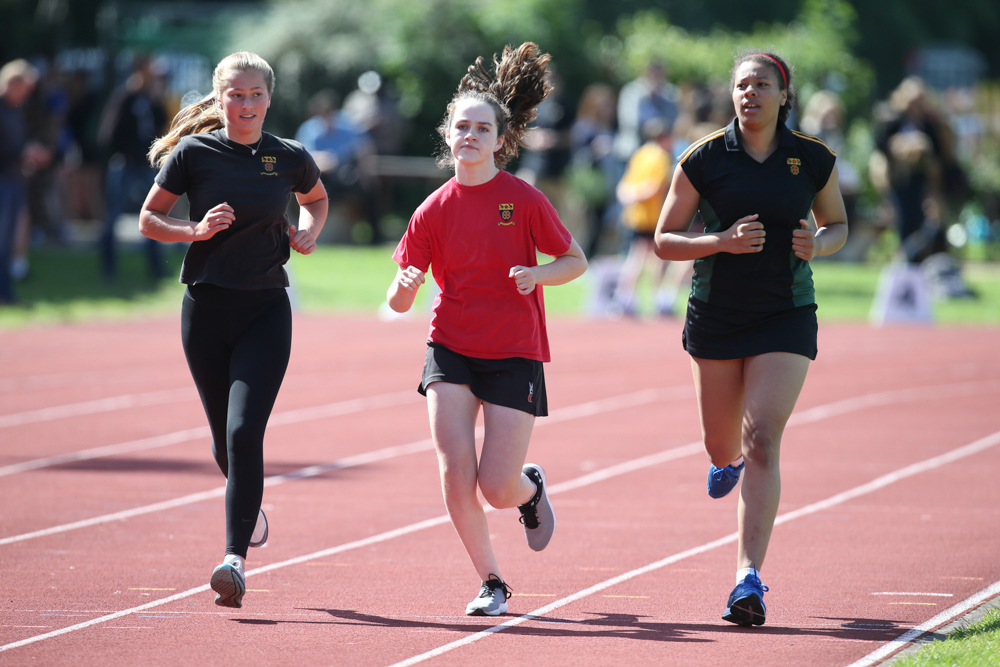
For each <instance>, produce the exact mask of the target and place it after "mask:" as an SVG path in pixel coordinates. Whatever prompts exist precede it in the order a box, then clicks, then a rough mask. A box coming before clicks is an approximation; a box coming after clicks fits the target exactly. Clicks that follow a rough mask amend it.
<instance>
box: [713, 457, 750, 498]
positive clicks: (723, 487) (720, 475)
mask: <svg viewBox="0 0 1000 667" xmlns="http://www.w3.org/2000/svg"><path fill="white" fill-rule="evenodd" d="M744 465H746V464H745V463H741V464H740V465H739V466H738V467H736V468H734V467H733V466H731V465H728V466H726V467H725V468H716V467H715V466H714V465H712V464H711V463H710V464H708V495H710V496H712V497H713V498H721V497H722V496H725V495H728V494H729V492H730V491H732V490H733V489H735V488H736V484H737V483H738V482H739V481H740V475H742V474H743V466H744Z"/></svg>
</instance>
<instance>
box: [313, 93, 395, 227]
mask: <svg viewBox="0 0 1000 667" xmlns="http://www.w3.org/2000/svg"><path fill="white" fill-rule="evenodd" d="M309 111H310V114H311V116H310V117H309V119H307V120H306V121H305V122H304V123H302V125H300V126H299V129H298V131H296V133H295V140H296V141H298V142H299V143H300V144H302V145H303V146H305V147H306V150H307V151H309V152H310V153H311V154H312V156H313V159H314V160H316V164H317V165H319V168H320V171H321V172H322V178H323V184H324V185H325V187H326V190H327V193H328V194H329V197H330V200H331V201H336V200H338V199H355V200H357V201H358V202H360V204H361V208H362V210H363V212H364V216H365V218H366V222H367V223H368V224H369V225H371V230H372V233H371V239H370V240H371V243H373V244H378V243H381V241H382V236H381V232H380V231H379V229H380V228H379V218H380V214H379V206H378V201H377V197H376V195H377V193H378V182H377V179H376V178H375V177H374V175H373V174H372V173H371V172H370V160H368V159H367V158H369V157H371V156H373V155H375V143H374V141H372V138H371V136H370V135H369V134H368V133H367V132H366V131H365V130H363V129H362V128H361V127H359V126H358V125H357V123H355V122H354V120H352V119H351V117H350V116H349V115H348V114H347V113H344V111H343V110H342V109H341V108H340V96H339V95H338V94H337V92H336V91H333V90H329V89H326V90H321V91H319V92H318V93H316V94H315V95H313V97H312V99H311V100H310V101H309Z"/></svg>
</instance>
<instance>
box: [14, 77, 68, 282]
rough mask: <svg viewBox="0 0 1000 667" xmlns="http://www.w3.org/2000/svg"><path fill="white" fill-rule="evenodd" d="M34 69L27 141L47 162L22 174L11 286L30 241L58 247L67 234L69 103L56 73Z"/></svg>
mask: <svg viewBox="0 0 1000 667" xmlns="http://www.w3.org/2000/svg"><path fill="white" fill-rule="evenodd" d="M36 69H37V70H38V72H39V79H38V82H37V84H36V85H35V90H34V92H33V93H32V95H31V96H30V97H29V98H28V100H27V102H25V104H24V116H25V121H26V123H27V130H28V137H29V138H30V140H31V141H34V142H37V143H38V145H40V146H42V147H44V148H45V149H46V150H47V151H48V153H49V159H48V160H46V161H45V163H44V164H42V163H39V164H36V165H35V167H34V168H32V169H28V170H26V171H25V177H26V179H27V183H26V188H27V189H26V197H27V209H26V211H25V213H24V215H22V216H20V219H19V222H18V230H17V234H16V236H15V241H14V253H13V258H12V262H11V272H12V276H13V278H14V281H15V282H16V281H19V280H22V279H23V278H24V277H26V276H27V274H28V249H29V246H30V243H31V240H32V239H33V238H34V239H41V238H42V237H43V236H44V238H46V239H47V240H49V241H53V242H56V243H62V242H64V241H65V240H66V233H67V232H66V215H65V207H64V200H65V192H64V187H63V186H64V183H63V178H62V176H63V174H62V162H63V157H64V156H65V155H66V151H67V150H68V149H69V147H70V144H71V137H70V133H69V130H68V128H67V127H66V113H67V111H68V107H69V102H68V98H67V96H66V90H65V88H64V87H63V82H62V77H61V74H60V73H59V72H58V70H55V69H53V68H52V67H50V66H49V64H48V63H47V62H45V61H41V62H40V63H39V64H37V65H36Z"/></svg>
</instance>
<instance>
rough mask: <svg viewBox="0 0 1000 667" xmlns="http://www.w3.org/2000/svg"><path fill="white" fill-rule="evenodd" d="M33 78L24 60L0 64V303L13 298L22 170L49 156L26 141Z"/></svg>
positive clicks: (33, 72)
mask: <svg viewBox="0 0 1000 667" xmlns="http://www.w3.org/2000/svg"><path fill="white" fill-rule="evenodd" d="M37 81H38V71H37V70H36V69H35V68H34V66H32V65H31V63H29V62H28V61H26V60H14V61H11V62H9V63H7V64H6V65H4V66H3V67H2V68H0V305H2V304H11V303H14V302H15V301H16V299H15V296H14V289H13V286H12V284H11V282H12V281H11V255H12V252H13V244H14V234H15V231H16V229H17V221H18V216H20V215H21V213H22V211H23V209H24V200H25V173H26V172H28V173H30V172H32V171H35V170H37V169H38V168H39V167H41V166H44V165H46V164H48V162H49V160H50V159H51V156H50V154H49V151H48V150H46V149H45V148H44V147H43V146H41V145H39V144H37V143H34V142H32V141H29V139H28V129H27V123H26V121H25V118H24V110H23V108H22V105H23V104H24V103H25V102H26V101H27V100H28V98H29V97H30V96H31V93H32V91H34V88H35V84H36V83H37Z"/></svg>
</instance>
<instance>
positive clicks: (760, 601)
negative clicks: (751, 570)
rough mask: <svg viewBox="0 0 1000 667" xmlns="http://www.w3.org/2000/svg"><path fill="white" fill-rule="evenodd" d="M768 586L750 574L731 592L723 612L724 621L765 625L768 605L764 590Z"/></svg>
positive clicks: (745, 624) (746, 624) (737, 623)
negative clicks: (765, 603) (765, 601)
mask: <svg viewBox="0 0 1000 667" xmlns="http://www.w3.org/2000/svg"><path fill="white" fill-rule="evenodd" d="M766 590H767V586H765V585H764V584H762V583H760V578H758V577H756V576H754V575H753V574H748V575H747V576H746V577H744V578H743V582H742V583H739V584H736V588H734V589H733V592H732V593H730V594H729V602H728V603H727V604H726V611H725V613H723V614H722V620H723V621H729V622H730V623H735V624H736V625H744V626H751V625H764V618H765V616H766V615H767V607H765V606H764V591H766Z"/></svg>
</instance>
